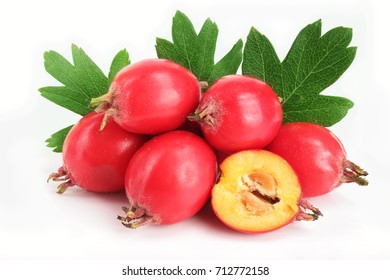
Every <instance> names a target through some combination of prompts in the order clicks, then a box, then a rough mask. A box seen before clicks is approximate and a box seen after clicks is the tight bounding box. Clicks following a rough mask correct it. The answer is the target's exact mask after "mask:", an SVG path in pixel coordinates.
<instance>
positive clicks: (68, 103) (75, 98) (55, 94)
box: [39, 86, 92, 116]
mask: <svg viewBox="0 0 390 280" xmlns="http://www.w3.org/2000/svg"><path fill="white" fill-rule="evenodd" d="M39 91H40V92H41V95H42V96H43V97H45V98H47V99H49V100H50V101H52V102H54V103H55V104H57V105H59V106H62V107H64V108H67V109H68V110H70V111H72V112H74V113H76V114H79V115H82V116H84V115H86V114H88V113H89V112H91V110H92V109H91V108H90V107H89V106H88V104H87V103H86V102H84V100H85V98H84V97H82V98H80V94H79V93H78V92H76V91H74V90H73V89H71V88H69V87H53V86H51V87H43V88H40V89H39Z"/></svg>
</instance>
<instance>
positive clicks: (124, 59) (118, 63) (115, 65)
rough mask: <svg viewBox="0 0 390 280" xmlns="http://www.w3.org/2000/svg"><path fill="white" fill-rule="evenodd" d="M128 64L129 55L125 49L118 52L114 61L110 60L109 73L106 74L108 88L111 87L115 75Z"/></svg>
mask: <svg viewBox="0 0 390 280" xmlns="http://www.w3.org/2000/svg"><path fill="white" fill-rule="evenodd" d="M129 64H130V57H129V53H128V52H127V50H126V49H123V50H121V51H119V52H118V53H117V54H116V56H115V57H114V59H113V60H112V63H111V67H110V72H109V73H108V86H110V85H111V83H112V80H113V79H114V78H115V76H116V74H118V72H119V71H120V70H122V69H123V68H125V67H126V66H127V65H129Z"/></svg>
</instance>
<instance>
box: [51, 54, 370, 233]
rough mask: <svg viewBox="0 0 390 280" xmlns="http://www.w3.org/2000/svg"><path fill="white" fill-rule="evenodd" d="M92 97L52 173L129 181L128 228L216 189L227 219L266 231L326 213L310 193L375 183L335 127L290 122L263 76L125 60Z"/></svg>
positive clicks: (116, 186) (60, 177)
mask: <svg viewBox="0 0 390 280" xmlns="http://www.w3.org/2000/svg"><path fill="white" fill-rule="evenodd" d="M91 106H94V107H95V108H96V109H95V112H92V113H89V114H88V115H86V116H84V117H83V118H82V119H81V120H80V121H79V122H78V123H77V124H76V125H75V126H74V127H73V128H72V129H71V131H70V132H69V134H68V135H67V137H66V139H65V142H64V146H63V150H62V152H63V166H62V167H61V168H59V170H58V171H57V172H56V173H53V174H51V175H50V177H49V179H53V180H54V181H62V183H61V184H60V185H59V186H58V192H59V193H63V192H64V191H65V190H66V189H67V188H69V187H72V186H75V185H77V186H79V187H81V188H83V189H85V190H87V191H91V192H117V191H121V190H123V189H125V190H126V195H127V197H128V199H129V202H130V206H129V207H123V210H124V211H125V213H126V214H125V216H124V217H120V216H119V217H118V219H119V220H121V221H122V223H123V224H124V225H125V226H127V227H130V228H136V227H138V226H140V225H145V224H148V223H153V224H172V223H176V222H179V221H182V220H184V219H187V218H189V217H191V216H193V215H194V214H196V213H197V212H198V211H199V210H200V209H201V208H202V207H203V206H204V204H205V203H206V202H207V201H208V200H209V198H210V196H211V203H212V207H213V209H214V212H215V213H216V215H217V216H218V217H219V218H220V219H221V220H222V221H223V222H224V223H226V224H227V225H229V226H231V227H232V228H235V229H237V230H239V231H243V232H264V231H268V230H273V229H276V228H279V227H281V226H283V225H286V224H288V223H289V222H291V221H294V220H315V219H316V218H318V216H319V215H321V212H320V211H319V210H318V209H317V208H315V207H313V206H312V205H310V204H309V203H308V202H307V201H304V200H302V199H301V197H302V196H305V197H310V196H318V195H322V194H325V193H327V192H329V191H331V190H332V189H334V188H336V187H337V186H339V185H340V184H341V183H344V182H357V183H359V184H361V185H365V184H367V181H366V180H365V179H363V178H362V177H363V176H366V175H367V173H366V172H365V171H363V170H362V169H361V168H359V167H358V166H356V165H355V164H353V163H352V162H350V161H348V160H347V159H346V153H345V150H344V148H343V146H342V144H341V142H340V141H339V140H338V139H337V138H336V136H335V135H334V134H332V133H331V132H330V131H329V130H328V129H326V128H324V127H322V126H319V125H316V124H310V123H290V124H285V125H282V120H283V111H282V106H281V102H280V100H279V98H278V96H277V94H276V93H275V92H274V91H273V89H272V88H271V87H270V86H269V85H267V84H266V83H265V82H263V81H261V80H259V79H257V78H253V77H249V76H245V75H230V76H225V77H223V78H221V79H219V80H218V81H216V82H215V83H214V84H213V85H212V86H211V87H207V84H205V83H204V82H202V81H198V80H197V78H196V77H195V76H194V75H193V74H192V73H191V72H190V71H189V70H187V69H186V68H184V67H183V66H181V65H179V64H176V63H174V62H172V61H169V60H164V59H151V60H144V61H140V62H138V63H135V64H132V65H130V66H127V67H125V68H124V69H122V70H121V71H120V72H119V73H118V74H117V75H116V77H115V78H114V80H113V82H112V84H111V87H110V90H109V92H108V93H107V94H105V95H103V96H101V97H98V98H95V99H92V101H91Z"/></svg>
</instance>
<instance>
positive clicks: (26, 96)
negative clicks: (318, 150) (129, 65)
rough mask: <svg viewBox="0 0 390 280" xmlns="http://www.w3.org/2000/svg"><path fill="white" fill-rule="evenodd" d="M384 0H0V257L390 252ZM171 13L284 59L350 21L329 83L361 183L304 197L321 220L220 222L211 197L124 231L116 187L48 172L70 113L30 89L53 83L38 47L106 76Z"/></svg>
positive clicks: (355, 255)
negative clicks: (80, 184) (170, 217)
mask: <svg viewBox="0 0 390 280" xmlns="http://www.w3.org/2000/svg"><path fill="white" fill-rule="evenodd" d="M385 2H386V1H383V2H380V1H363V0H361V1H358V0H356V1H353V0H349V1H339V0H338V1H335V0H332V1H298V0H296V1H287V0H286V1H281V0H279V1H246V0H239V1H238V0H237V1H233V0H232V1H227V0H225V1H202V0H197V1H179V0H177V1H174V0H172V1H149V0H143V1H90V2H89V1H73V0H68V1H43V0H35V1H1V4H0V32H1V33H0V34H1V35H0V40H1V43H0V81H1V91H0V94H1V99H0V100H1V109H0V131H1V137H0V153H1V154H0V172H1V173H0V174H1V177H0V259H10V260H21V259H27V260H40V259H51V260H63V259H65V260H71V259H77V260H79V259H89V260H118V259H120V260H145V261H146V260H150V259H154V260H160V259H165V260H194V259H200V260H215V259H218V260H241V261H243V260H248V261H249V260H254V259H257V260H289V259H294V260H328V259H330V260H344V259H350V260H365V259H371V260H379V259H389V258H390V241H389V240H390V239H389V236H390V222H389V220H390V219H389V213H390V203H389V197H390V196H389V195H390V186H389V183H388V181H389V174H390V165H389V162H388V161H389V155H390V153H389V144H388V143H390V132H389V128H390V126H389V121H390V117H389V113H388V112H389V110H388V108H389V104H390V103H389V102H390V96H389V75H390V72H389V70H388V66H389V65H390V61H389V53H390V49H389V46H390V44H389V43H390V42H389V32H388V27H389V26H390V25H389V16H388V11H389V9H387V7H385V5H384V4H383V3H385ZM176 10H181V11H182V12H184V13H186V14H187V15H188V16H189V17H190V19H191V20H192V21H193V23H194V25H195V28H196V29H197V30H199V28H200V27H201V24H202V23H203V21H204V20H205V19H206V18H207V17H210V18H211V19H212V20H213V21H216V23H217V24H218V26H219V30H220V32H219V40H218V44H217V53H216V58H217V59H219V58H221V56H222V55H224V54H225V53H226V52H227V51H228V50H229V49H230V47H231V46H232V45H233V44H234V43H235V42H236V41H237V40H238V39H239V38H242V39H243V40H245V38H246V36H247V34H248V32H249V29H250V27H251V26H255V27H256V28H257V29H258V30H260V31H261V32H262V33H263V34H265V35H267V36H268V38H269V39H270V40H271V42H272V43H273V44H274V46H275V48H276V50H277V52H278V54H279V56H280V57H281V58H283V57H284V56H285V54H286V53H287V51H288V49H289V47H290V45H291V43H292V41H293V40H294V38H295V36H296V35H297V33H298V32H299V31H300V30H301V29H302V28H303V27H304V26H306V25H307V24H309V23H311V22H314V21H315V20H317V19H319V18H322V22H323V32H325V31H327V30H329V29H331V28H333V27H336V26H340V25H343V26H348V27H352V28H353V31H354V38H353V41H352V44H351V45H355V46H358V52H357V56H356V58H355V61H354V62H353V64H352V65H351V67H350V68H349V69H348V70H347V72H346V73H345V74H344V75H343V76H342V77H341V79H340V80H338V81H337V82H336V83H335V84H334V85H332V86H331V87H329V88H328V89H327V90H326V91H325V92H324V94H334V95H340V96H345V97H347V98H350V99H351V100H353V101H354V102H355V106H354V107H353V109H352V110H350V112H349V113H348V115H347V117H346V118H345V119H344V120H342V121H341V122H340V123H338V124H337V125H335V126H333V127H332V131H333V132H335V133H336V135H338V136H339V138H340V139H341V140H342V142H343V143H344V145H345V147H346V150H347V152H348V156H349V159H350V160H352V161H354V162H356V163H358V164H360V165H362V166H364V167H365V169H366V170H367V171H369V173H370V175H369V177H368V179H369V181H370V185H369V186H368V187H359V186H357V185H343V186H342V187H340V188H339V189H337V190H335V191H334V192H332V193H331V194H328V195H325V196H322V197H318V198H314V199H311V200H310V201H311V202H312V203H313V204H315V205H316V206H317V207H319V208H320V209H321V210H322V212H323V213H324V217H323V218H321V219H320V220H318V221H316V222H306V223H305V222H299V223H294V224H292V225H290V226H287V227H285V228H282V229H280V230H278V231H275V232H271V233H267V234H262V235H245V234H241V233H238V232H234V231H232V230H230V229H228V228H227V227H225V226H224V225H222V224H221V223H220V222H219V221H218V220H217V219H216V218H215V217H214V215H213V213H212V212H211V210H210V208H209V207H206V208H205V209H203V210H202V211H201V212H200V213H199V214H198V215H196V216H195V217H193V218H191V219H189V220H187V221H184V222H181V223H178V224H175V225H171V226H147V227H144V228H139V229H137V230H127V229H125V228H124V227H123V226H122V225H121V224H120V223H119V222H118V221H117V220H116V219H115V217H116V215H117V214H119V213H120V208H121V206H122V205H126V198H125V196H124V194H109V195H98V194H93V193H87V192H85V191H83V190H81V189H79V188H73V189H70V190H68V191H67V192H66V193H65V194H64V195H58V194H56V192H55V184H54V183H49V184H47V183H46V178H47V176H48V174H50V173H51V172H53V171H55V170H56V169H57V168H58V167H59V166H60V165H61V163H62V162H61V155H60V154H54V153H52V152H51V151H50V150H49V149H48V148H46V147H45V143H44V140H45V139H46V138H47V137H48V136H49V135H50V134H51V133H53V132H55V131H57V130H58V129H60V128H63V127H65V126H68V125H70V124H72V123H74V122H76V121H77V120H78V118H79V117H78V116H77V115H75V114H73V113H71V112H68V111H66V110H65V109H62V108H60V107H58V106H56V105H54V104H53V103H50V102H48V101H47V100H45V99H44V98H42V97H41V96H40V95H39V92H38V91H37V89H38V88H40V87H43V86H48V85H58V82H57V81H55V80H54V79H53V78H52V77H51V76H50V75H49V74H47V73H46V72H45V69H44V67H43V53H44V51H47V50H55V51H57V52H59V53H61V54H63V55H64V56H65V57H67V58H68V59H70V58H71V52H70V46H71V43H75V44H77V45H78V46H80V47H82V48H83V49H84V50H85V51H86V52H87V54H88V55H89V56H90V57H91V58H92V59H93V60H94V61H95V62H96V63H97V64H98V65H99V66H100V67H101V68H102V69H103V71H104V72H105V73H107V72H108V70H109V65H110V62H111V59H112V58H113V56H114V55H115V54H116V53H117V52H118V51H119V50H120V49H123V48H127V50H128V51H129V53H130V56H131V59H132V61H138V60H141V59H145V58H150V57H155V56H156V55H155V50H154V43H155V38H156V37H162V38H167V39H171V37H170V36H171V35H170V29H171V19H172V17H173V15H174V13H175V11H176Z"/></svg>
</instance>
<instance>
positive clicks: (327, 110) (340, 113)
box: [283, 95, 353, 127]
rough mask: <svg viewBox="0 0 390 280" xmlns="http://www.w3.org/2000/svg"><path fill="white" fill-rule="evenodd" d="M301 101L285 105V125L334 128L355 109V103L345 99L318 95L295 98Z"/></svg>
mask: <svg viewBox="0 0 390 280" xmlns="http://www.w3.org/2000/svg"><path fill="white" fill-rule="evenodd" d="M297 97H298V98H301V100H294V102H293V100H292V102H290V103H287V104H286V105H284V108H285V109H286V111H285V112H284V120H283V121H284V123H289V122H311V123H316V124H320V125H322V126H326V127H329V126H332V125H333V124H335V123H337V122H339V121H340V120H342V119H343V118H344V117H345V115H346V114H347V112H348V110H349V109H351V108H352V107H353V102H352V101H351V100H349V99H347V98H344V97H337V96H327V95H317V96H315V97H310V98H305V96H302V95H301V96H294V98H297Z"/></svg>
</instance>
